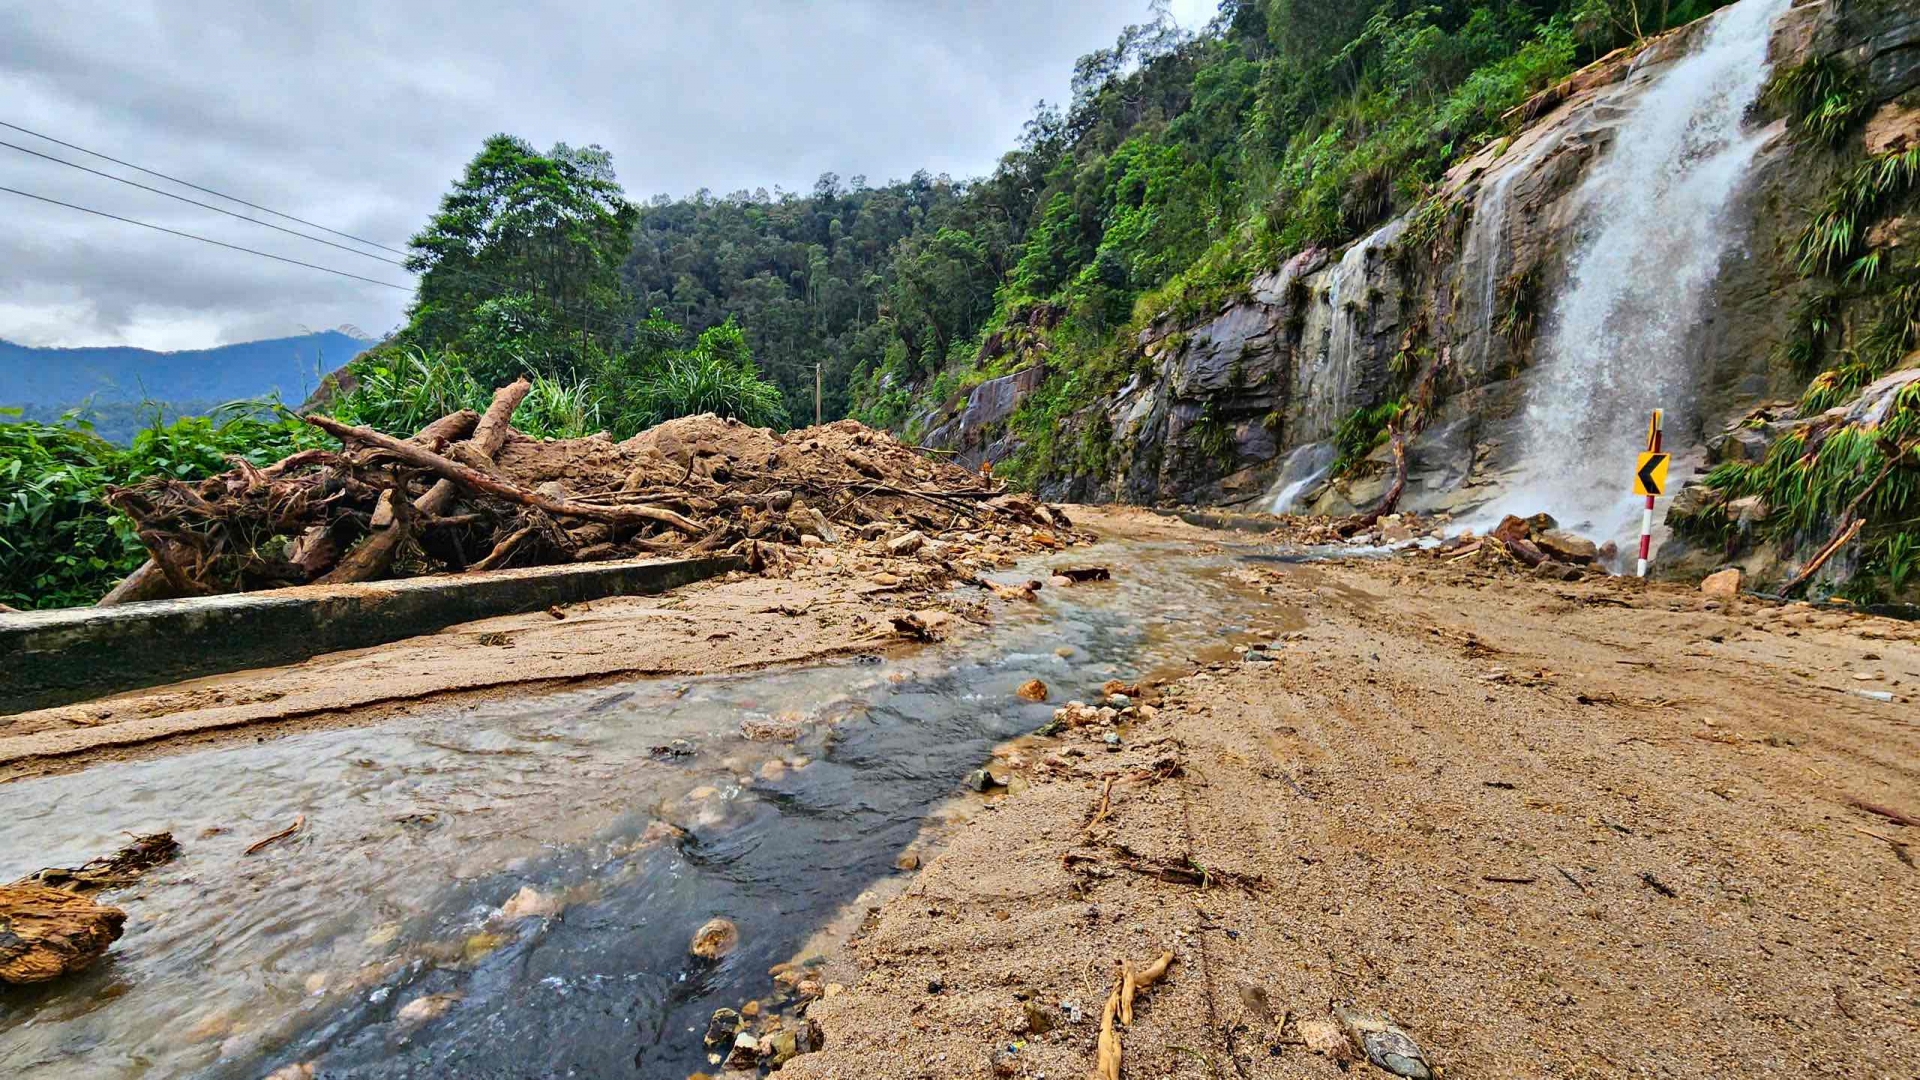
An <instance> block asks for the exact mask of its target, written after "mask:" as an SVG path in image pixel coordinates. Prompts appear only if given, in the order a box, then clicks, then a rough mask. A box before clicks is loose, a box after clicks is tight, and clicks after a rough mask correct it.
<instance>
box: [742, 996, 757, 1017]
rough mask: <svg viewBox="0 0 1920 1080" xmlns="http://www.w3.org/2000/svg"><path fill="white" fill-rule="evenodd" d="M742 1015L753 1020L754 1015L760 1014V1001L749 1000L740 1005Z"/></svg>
mask: <svg viewBox="0 0 1920 1080" xmlns="http://www.w3.org/2000/svg"><path fill="white" fill-rule="evenodd" d="M740 1015H741V1017H742V1018H744V1019H747V1020H751V1019H753V1018H754V1017H756V1016H759V1015H760V1003H759V1002H758V1001H749V1002H747V1003H746V1004H745V1005H742V1006H740Z"/></svg>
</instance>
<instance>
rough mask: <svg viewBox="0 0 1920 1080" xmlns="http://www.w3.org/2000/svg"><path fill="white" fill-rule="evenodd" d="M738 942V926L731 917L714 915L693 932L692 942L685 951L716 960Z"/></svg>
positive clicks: (701, 957) (731, 949) (705, 958)
mask: <svg viewBox="0 0 1920 1080" xmlns="http://www.w3.org/2000/svg"><path fill="white" fill-rule="evenodd" d="M738 944H740V928H739V927H737V926H735V925H734V924H733V920H732V919H727V918H722V917H720V916H715V917H714V918H711V919H708V920H707V921H706V922H705V923H704V924H703V925H702V926H701V927H700V929H698V930H695V931H694V932H693V943H692V944H690V945H688V946H687V951H688V952H690V953H692V954H693V955H695V956H697V957H699V958H700V959H702V960H718V959H720V958H721V957H723V956H725V955H727V954H728V953H730V952H732V951H733V949H734V946H736V945H738Z"/></svg>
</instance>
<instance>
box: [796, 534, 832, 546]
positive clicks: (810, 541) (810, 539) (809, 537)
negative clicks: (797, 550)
mask: <svg viewBox="0 0 1920 1080" xmlns="http://www.w3.org/2000/svg"><path fill="white" fill-rule="evenodd" d="M800 546H801V547H803V548H817V547H826V546H827V542H826V541H825V540H822V539H820V538H819V537H817V536H815V535H813V534H812V533H801V534H800Z"/></svg>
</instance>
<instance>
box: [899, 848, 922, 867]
mask: <svg viewBox="0 0 1920 1080" xmlns="http://www.w3.org/2000/svg"><path fill="white" fill-rule="evenodd" d="M893 865H895V866H897V867H899V868H900V869H902V870H918V869H920V855H919V853H918V852H913V851H903V852H901V853H900V857H899V858H897V859H895V860H893Z"/></svg>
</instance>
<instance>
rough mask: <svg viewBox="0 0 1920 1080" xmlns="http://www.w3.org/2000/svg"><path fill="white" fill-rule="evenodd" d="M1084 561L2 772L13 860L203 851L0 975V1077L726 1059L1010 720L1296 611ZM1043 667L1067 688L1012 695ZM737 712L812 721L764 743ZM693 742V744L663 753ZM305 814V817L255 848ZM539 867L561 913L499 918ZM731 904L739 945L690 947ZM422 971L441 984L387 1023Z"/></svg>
mask: <svg viewBox="0 0 1920 1080" xmlns="http://www.w3.org/2000/svg"><path fill="white" fill-rule="evenodd" d="M1087 561H1097V562H1099V563H1101V564H1105V565H1111V566H1112V567H1113V569H1114V576H1115V580H1114V581H1113V582H1112V583H1107V584H1089V585H1081V586H1077V587H1074V588H1072V589H1057V588H1046V589H1043V590H1041V598H1040V600H1039V602H1038V603H1036V604H1021V603H1011V604H996V605H995V609H994V610H995V625H994V627H993V629H992V630H990V631H982V632H977V633H968V634H964V635H962V636H961V637H960V638H959V639H958V640H956V641H953V642H950V643H947V644H943V645H939V646H934V647H930V648H927V649H924V650H920V651H917V652H913V653H910V654H907V655H904V656H898V657H892V658H884V657H866V658H861V659H848V660H842V661H834V662H831V663H822V664H818V665H813V666H806V667H800V668H787V669H780V670H770V671H767V672H762V673H756V674H751V675H746V676H735V677H708V678H695V679H676V680H641V681H631V682H625V683H621V684H617V685H610V686H601V687H597V688H592V689H576V690H570V691H563V692H557V693H546V694H541V695H538V696H521V697H516V698H511V699H503V700H495V701H490V702H485V703H480V704H467V705H461V706H439V707H431V708H428V709H425V710H423V711H422V712H420V713H418V714H416V715H413V716H410V717H406V718H402V719H396V720H390V721H387V722H383V723H379V724H375V725H373V726H365V727H355V728H349V729H342V730H332V731H322V732H317V733H310V734H300V735H291V736H287V737H284V738H275V739H267V740H264V741H261V742H259V743H257V744H252V745H243V746H238V747H227V748H219V749H206V750H197V751H192V752H185V753H179V754H174V755H171V756H166V757H159V758H154V759H151V760H143V761H134V762H126V763H108V764H101V765H98V766H95V767H93V768H90V769H87V770H85V771H82V772H78V773H74V774H71V775H66V776H56V777H49V778H44V779H38V780H32V781H23V782H19V783H15V784H11V785H7V786H4V787H0V880H11V879H12V878H14V877H17V876H19V875H21V874H25V873H28V872H31V871H32V870H34V869H37V868H38V867H40V866H43V865H77V864H78V863H80V862H82V861H84V860H86V859H87V858H89V857H92V856H94V855H99V854H104V853H106V852H109V851H111V850H113V849H114V848H116V847H118V846H119V845H120V844H121V843H122V842H124V839H125V837H124V832H128V831H131V832H151V831H158V830H162V829H167V830H171V831H172V832H173V833H174V835H175V836H176V837H177V838H178V839H179V840H180V841H181V842H182V844H183V845H184V848H185V850H184V852H183V854H182V856H181V857H180V858H179V859H178V860H177V861H175V862H174V863H172V864H170V865H168V866H166V867H163V868H161V869H159V870H156V871H154V872H152V873H150V874H149V875H148V877H147V878H146V879H145V880H143V881H142V882H141V883H140V884H139V885H138V886H137V887H136V888H134V889H130V890H126V891H123V892H119V893H112V894H108V895H107V897H105V900H106V902H109V903H113V904H116V905H118V906H121V907H123V908H125V909H126V910H127V911H128V912H129V919H128V923H127V932H126V936H125V937H124V938H123V939H122V940H121V941H120V942H119V943H117V944H116V945H115V946H114V948H113V949H112V950H111V951H110V952H109V953H108V954H107V956H106V957H105V958H103V959H102V960H100V961H99V962H97V963H96V964H95V965H94V966H93V967H92V968H90V969H88V970H87V971H85V972H83V973H81V974H79V975H76V976H72V977H69V978H67V979H65V980H62V981H57V982H54V983H50V984H46V985H44V986H38V987H25V988H0V1075H6V1076H9V1077H21V1078H37V1077H47V1078H51V1077H61V1078H96V1077H97V1078H116V1080H118V1078H128V1077H149V1076H150V1077H160V1076H169V1077H170V1076H182V1075H203V1076H211V1077H246V1078H258V1077H260V1076H264V1075H265V1074H267V1073H268V1072H270V1071H272V1070H273V1069H275V1068H278V1067H280V1066H282V1065H285V1064H288V1063H292V1062H306V1061H315V1060H318V1062H319V1063H320V1071H321V1072H322V1073H323V1074H350V1075H353V1076H375V1077H386V1076H426V1075H433V1076H443V1075H444V1076H473V1077H480V1076H490V1077H507V1076H513V1077H530V1076H549V1075H587V1076H637V1077H672V1078H675V1080H679V1078H683V1077H686V1076H687V1075H688V1074H690V1073H692V1072H695V1071H700V1070H710V1069H711V1068H712V1067H711V1066H710V1065H708V1062H707V1058H706V1052H705V1050H704V1048H703V1047H702V1046H701V1041H700V1040H701V1035H702V1033H703V1032H704V1030H705V1026H706V1021H707V1017H708V1016H709V1014H710V1013H711V1012H712V1011H713V1010H714V1009H715V1008H717V1007H720V1006H729V1007H738V1006H739V1005H740V1004H741V1003H742V1002H744V1001H747V1000H749V999H769V1000H768V1007H769V1008H770V1009H778V1008H780V1007H783V1006H784V1007H789V1008H790V1007H791V1005H792V1002H790V1001H780V1000H773V999H770V995H772V993H773V991H774V989H775V988H774V987H773V985H772V982H771V980H770V979H769V978H768V973H767V972H768V968H769V967H770V966H771V965H774V964H776V963H779V962H783V961H787V960H791V959H794V958H795V957H796V954H800V955H802V957H803V958H804V956H805V955H806V954H808V953H809V952H810V951H811V950H814V949H817V948H821V947H823V946H818V945H814V944H810V943H809V937H810V935H814V934H816V933H817V932H819V931H821V930H822V929H823V928H827V927H829V925H830V924H832V923H834V921H835V920H836V919H837V918H840V917H841V916H843V915H844V913H846V912H848V911H852V912H854V913H855V915H856V918H857V915H858V914H859V913H863V912H864V911H865V907H866V905H867V904H868V903H871V902H876V901H875V900H874V891H875V889H876V887H878V888H880V889H884V888H885V885H886V883H887V882H888V881H889V880H892V881H895V882H898V881H899V880H901V878H900V872H899V871H898V870H896V867H895V862H896V859H897V858H898V857H899V855H900V853H901V852H902V851H903V850H905V849H909V848H913V847H915V846H916V845H919V844H922V843H925V842H926V841H927V839H928V838H929V837H937V835H938V833H939V831H940V830H939V827H938V826H939V824H940V823H941V822H943V821H944V822H945V823H947V824H948V825H951V824H952V823H953V822H955V821H957V820H960V819H964V818H965V817H966V816H968V815H971V814H977V813H987V812H993V811H992V810H991V809H990V808H991V807H992V806H993V804H994V800H993V798H992V797H991V796H989V797H985V798H982V797H978V796H968V797H957V792H958V791H959V787H960V784H961V781H962V778H963V777H964V776H965V775H966V774H967V772H968V771H969V770H972V769H974V768H976V767H978V766H980V765H982V764H984V763H986V762H987V761H988V759H989V755H990V754H991V753H992V751H993V749H994V748H995V747H996V746H997V745H1000V744H1002V743H1005V742H1007V741H1008V740H1012V739H1016V738H1019V737H1021V736H1025V735H1027V734H1028V733H1030V732H1032V731H1034V730H1035V729H1037V728H1039V727H1040V726H1041V725H1043V724H1044V723H1046V722H1047V721H1048V720H1049V719H1050V718H1051V714H1052V710H1053V709H1054V707H1055V706H1056V705H1058V704H1059V703H1061V702H1063V701H1065V700H1067V699H1068V698H1080V699H1083V700H1092V699H1093V698H1095V697H1097V695H1098V692H1099V686H1100V684H1101V683H1102V682H1103V681H1105V680H1107V679H1109V678H1115V677H1120V678H1132V677H1137V676H1141V675H1144V674H1146V673H1148V672H1150V671H1152V670H1154V669H1156V668H1160V667H1163V666H1166V665H1171V664H1179V663H1183V662H1185V661H1187V660H1188V659H1189V658H1191V657H1195V656H1201V655H1219V654H1220V653H1221V652H1222V651H1223V648H1224V645H1225V644H1226V643H1227V642H1229V641H1230V640H1232V636H1233V635H1235V634H1237V633H1242V632H1245V631H1248V630H1249V629H1250V628H1251V627H1252V626H1253V625H1256V624H1257V625H1258V626H1259V627H1261V628H1264V629H1267V630H1271V631H1284V630H1286V629H1290V628H1293V627H1296V626H1298V625H1300V623H1299V615H1298V613H1297V612H1290V611H1287V610H1283V609H1275V608H1273V607H1272V606H1271V605H1270V604H1266V603H1265V602H1263V601H1260V600H1259V599H1258V597H1257V596H1251V595H1247V596H1242V595H1240V594H1239V593H1238V592H1237V590H1238V588H1239V587H1238V586H1237V585H1236V583H1235V582H1234V581H1233V580H1232V579H1231V577H1230V576H1229V575H1228V573H1227V571H1228V570H1229V569H1230V568H1231V567H1232V565H1233V564H1234V562H1235V561H1236V558H1235V556H1234V555H1233V554H1231V553H1225V554H1223V553H1218V552H1215V553H1211V554H1208V553H1199V552H1193V551H1190V550H1187V549H1186V548H1184V547H1182V546H1179V545H1170V544H1146V543H1124V542H1121V543H1106V544H1102V545H1101V546H1100V547H1098V548H1095V549H1092V550H1091V551H1088V552H1076V553H1073V554H1072V555H1071V556H1063V557H1058V558H1055V559H1053V560H1050V562H1051V564H1053V565H1059V564H1063V563H1067V564H1070V563H1076V562H1081V563H1084V562H1087ZM1044 565H1045V564H1042V563H1035V564H1031V565H1026V566H1023V567H1021V568H1019V570H1017V571H1010V572H1008V573H1006V574H1002V575H997V577H998V578H999V579H1000V580H1003V581H1017V580H1024V579H1025V578H1026V577H1028V576H1044ZM978 595H980V594H979V591H978V590H977V589H975V590H971V596H972V597H977V596H978ZM1062 652H1065V653H1066V654H1067V655H1064V656H1063V655H1061V653H1062ZM1229 657H1230V654H1229ZM1036 677H1037V678H1040V679H1042V680H1044V681H1046V682H1047V683H1048V684H1049V686H1050V687H1052V688H1053V691H1054V693H1053V699H1052V701H1051V702H1050V703H1047V704H1035V703H1029V702H1025V701H1022V700H1020V699H1019V698H1018V697H1017V696H1016V695H1015V693H1014V690H1015V687H1017V686H1018V685H1019V684H1020V683H1022V682H1024V681H1026V680H1027V679H1030V678H1036ZM743 723H746V724H749V725H752V724H761V725H771V726H776V727H777V726H780V725H797V726H798V728H799V730H800V732H801V734H800V735H799V737H798V738H797V740H794V741H792V742H787V741H780V740H777V739H776V740H771V741H753V740H750V739H748V738H745V737H743V735H742V725H743ZM675 740H684V742H683V743H681V744H679V746H678V748H679V749H680V750H683V751H684V750H686V749H688V747H689V744H690V746H691V748H692V751H693V752H691V753H681V754H678V755H675V754H671V753H667V754H662V753H658V752H656V748H658V747H664V746H669V745H672V744H674V742H675ZM296 816H304V818H305V821H306V825H305V827H304V829H303V830H302V831H301V832H300V833H298V834H297V835H296V836H294V837H292V838H291V839H288V840H285V841H282V842H279V843H276V844H274V845H272V846H269V847H267V848H265V849H264V850H262V851H260V852H259V853H258V854H255V855H251V856H248V855H246V854H244V851H245V849H246V848H247V847H248V846H249V845H250V844H252V843H253V842H255V841H257V840H259V839H260V838H262V837H265V836H268V835H270V834H272V833H274V832H276V831H278V830H280V829H282V828H284V827H286V826H287V825H288V824H290V823H292V821H293V820H294V819H295V817H296ZM669 825H670V826H673V827H674V828H673V829H668V828H666V827H665V826H669ZM929 826H934V827H933V828H931V829H930V828H929ZM527 886H531V887H532V888H533V889H535V890H537V891H538V892H539V893H540V894H541V895H542V896H544V897H547V898H550V899H552V900H554V901H556V902H558V903H559V904H562V905H564V909H563V910H562V911H561V912H560V913H559V914H558V915H556V916H553V917H528V918H521V919H517V920H513V921H507V920H505V919H503V918H502V917H501V915H500V909H501V906H502V904H503V903H505V902H506V901H507V900H508V899H509V898H510V897H513V896H514V895H515V894H516V893H517V892H519V890H521V889H522V888H523V887H527ZM716 915H722V916H726V917H728V918H731V919H733V920H734V921H735V922H736V923H737V924H738V926H739V929H740V944H739V946H738V948H737V949H736V950H735V951H734V952H733V953H731V954H730V955H728V956H727V957H726V958H725V959H723V960H721V961H719V962H717V963H706V962H702V961H698V960H695V959H693V958H692V957H690V956H689V954H688V942H689V939H690V938H691V936H692V934H693V932H694V930H695V929H696V928H697V927H699V926H700V925H701V924H702V923H703V922H704V921H705V920H707V919H708V918H710V917H712V916H716ZM832 936H834V935H832V934H823V935H821V937H822V938H831V937H832ZM841 936H844V935H841ZM425 995H446V996H445V997H441V998H437V999H435V1000H437V1001H438V1002H440V1003H442V1004H443V1005H444V1006H445V1012H444V1013H443V1014H441V1015H438V1016H437V1017H434V1018H431V1019H427V1020H425V1021H409V1020H406V1019H403V1018H402V1010H403V1009H404V1008H405V1007H406V1006H407V1004H408V1003H409V1002H413V1001H416V1000H417V999H419V998H421V997H423V996H425Z"/></svg>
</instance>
